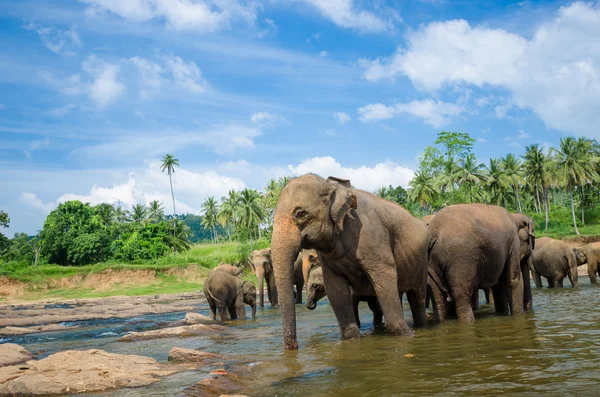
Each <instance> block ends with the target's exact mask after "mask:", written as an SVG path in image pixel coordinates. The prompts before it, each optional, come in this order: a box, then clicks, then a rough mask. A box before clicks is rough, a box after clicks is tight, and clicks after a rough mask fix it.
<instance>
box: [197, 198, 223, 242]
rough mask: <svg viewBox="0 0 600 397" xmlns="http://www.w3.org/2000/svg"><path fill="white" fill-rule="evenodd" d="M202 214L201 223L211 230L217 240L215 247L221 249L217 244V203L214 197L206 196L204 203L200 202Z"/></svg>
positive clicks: (217, 240)
mask: <svg viewBox="0 0 600 397" xmlns="http://www.w3.org/2000/svg"><path fill="white" fill-rule="evenodd" d="M201 213H202V215H204V218H203V219H202V225H206V227H209V228H210V229H211V230H212V235H213V237H214V239H215V241H216V242H217V247H218V248H219V251H220V250H221V246H220V245H219V236H218V235H217V229H216V226H217V218H218V216H219V204H217V201H216V200H215V198H214V197H212V196H211V197H209V198H207V199H206V200H205V201H204V203H202V211H201Z"/></svg>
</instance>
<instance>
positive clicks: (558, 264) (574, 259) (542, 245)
mask: <svg viewBox="0 0 600 397" xmlns="http://www.w3.org/2000/svg"><path fill="white" fill-rule="evenodd" d="M535 245H536V246H535V250H534V251H533V267H532V269H531V270H532V273H533V279H534V281H535V286H536V287H537V288H542V277H544V278H545V279H546V280H547V281H548V287H550V288H554V287H558V288H562V287H563V280H564V278H565V277H568V278H569V281H570V282H571V285H572V286H573V287H576V286H577V284H578V281H577V266H578V265H579V262H582V260H583V259H582V257H583V255H582V254H580V253H579V252H578V251H577V249H576V248H571V247H570V246H569V245H568V244H567V243H565V242H564V241H560V240H555V239H553V238H550V237H540V238H539V239H537V240H536V244H535ZM584 263H585V262H584Z"/></svg>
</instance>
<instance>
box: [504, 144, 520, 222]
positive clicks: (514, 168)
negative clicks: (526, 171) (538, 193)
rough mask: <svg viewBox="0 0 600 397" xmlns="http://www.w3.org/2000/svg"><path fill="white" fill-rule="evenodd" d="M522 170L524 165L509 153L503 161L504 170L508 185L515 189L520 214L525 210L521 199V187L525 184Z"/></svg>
mask: <svg viewBox="0 0 600 397" xmlns="http://www.w3.org/2000/svg"><path fill="white" fill-rule="evenodd" d="M522 168H523V164H522V163H521V161H520V160H519V159H518V158H517V157H516V156H515V155H514V154H511V153H509V154H507V155H506V156H505V157H504V158H503V159H502V169H503V170H504V173H505V174H506V179H507V181H508V183H509V184H510V185H511V186H512V188H513V192H514V194H515V197H516V199H517V206H518V208H519V212H523V209H522V208H521V199H520V198H519V185H521V184H522V183H523V176H522V174H521V170H522Z"/></svg>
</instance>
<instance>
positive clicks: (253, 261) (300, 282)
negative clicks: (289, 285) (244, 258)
mask: <svg viewBox="0 0 600 397" xmlns="http://www.w3.org/2000/svg"><path fill="white" fill-rule="evenodd" d="M250 266H252V270H253V271H254V274H256V278H257V281H258V293H259V297H260V307H261V308H263V307H265V290H264V285H263V281H265V282H266V284H267V296H268V298H269V302H271V306H273V307H275V306H279V297H278V295H277V285H276V283H275V274H274V272H273V264H272V262H271V249H270V248H265V249H262V250H257V251H252V253H251V254H250ZM294 286H295V287H296V292H295V299H296V303H297V304H300V303H302V289H303V288H304V278H303V276H302V254H301V253H300V254H299V255H298V258H296V262H294Z"/></svg>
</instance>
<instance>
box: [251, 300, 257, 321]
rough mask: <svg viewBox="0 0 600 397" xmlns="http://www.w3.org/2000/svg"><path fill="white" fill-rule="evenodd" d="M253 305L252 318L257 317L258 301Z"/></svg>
mask: <svg viewBox="0 0 600 397" xmlns="http://www.w3.org/2000/svg"><path fill="white" fill-rule="evenodd" d="M251 306H252V319H255V318H256V301H255V302H254V303H253V304H252V305H251Z"/></svg>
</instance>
